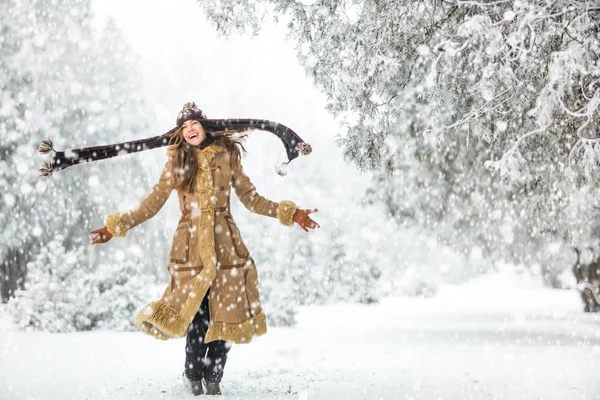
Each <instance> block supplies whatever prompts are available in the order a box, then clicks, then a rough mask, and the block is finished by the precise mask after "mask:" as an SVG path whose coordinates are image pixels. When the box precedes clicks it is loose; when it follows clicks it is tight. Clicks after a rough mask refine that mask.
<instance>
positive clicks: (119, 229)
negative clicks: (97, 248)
mask: <svg viewBox="0 0 600 400" xmlns="http://www.w3.org/2000/svg"><path fill="white" fill-rule="evenodd" d="M104 225H106V227H107V228H108V231H109V232H110V233H112V235H113V236H114V237H119V238H122V237H125V235H126V234H127V228H126V227H125V224H124V223H123V222H122V221H121V215H120V214H119V213H112V214H109V215H108V217H106V219H105V220H104Z"/></svg>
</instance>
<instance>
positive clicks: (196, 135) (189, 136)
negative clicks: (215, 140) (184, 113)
mask: <svg viewBox="0 0 600 400" xmlns="http://www.w3.org/2000/svg"><path fill="white" fill-rule="evenodd" d="M181 134H182V135H183V138H184V139H185V141H186V142H188V143H189V144H191V145H192V146H198V145H199V144H200V143H202V141H203V140H204V139H205V138H206V132H204V128H203V127H202V125H201V124H200V122H198V121H197V120H195V119H193V120H190V121H185V122H184V123H183V127H182V128H181Z"/></svg>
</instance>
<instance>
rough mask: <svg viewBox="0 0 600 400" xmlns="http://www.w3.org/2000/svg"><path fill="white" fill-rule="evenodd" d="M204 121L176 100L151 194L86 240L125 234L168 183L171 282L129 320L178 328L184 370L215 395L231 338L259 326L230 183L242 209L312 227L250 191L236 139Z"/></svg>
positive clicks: (147, 327)
mask: <svg viewBox="0 0 600 400" xmlns="http://www.w3.org/2000/svg"><path fill="white" fill-rule="evenodd" d="M205 118H206V117H205V116H204V114H203V113H202V111H201V110H200V109H198V108H197V107H196V106H195V105H194V104H193V103H186V105H185V106H184V109H183V110H182V111H181V112H180V113H179V115H178V117H177V121H176V126H177V127H178V129H177V131H176V133H175V134H174V135H173V136H172V139H171V142H170V145H169V147H168V150H167V155H168V157H169V158H168V161H167V163H166V164H165V167H164V169H163V171H162V174H161V176H160V179H159V181H158V183H157V184H156V185H155V186H154V188H153V190H152V193H151V194H150V195H148V196H147V197H146V198H145V199H144V200H142V202H141V203H140V205H139V206H138V207H136V208H135V209H133V210H131V211H129V212H127V213H125V214H122V215H121V214H118V213H113V214H110V215H109V216H108V217H107V218H106V221H105V226H104V227H102V228H100V229H96V230H94V231H92V232H91V233H92V234H95V236H94V237H93V239H92V244H97V243H106V242H108V241H109V240H110V239H111V238H112V237H113V236H116V237H125V235H126V233H127V231H128V230H130V229H132V228H134V227H135V226H137V225H139V224H141V223H142V222H144V221H146V220H148V219H150V218H152V217H153V216H154V215H155V214H156V213H157V212H158V211H159V210H160V208H161V207H162V206H163V205H164V203H165V202H166V201H167V199H168V198H169V196H170V194H171V192H172V190H173V189H175V190H176V191H177V194H178V196H179V207H180V209H181V218H180V220H179V223H178V225H177V230H176V232H175V235H174V238H173V243H172V247H171V252H170V255H169V262H168V266H167V268H168V271H169V274H170V275H171V282H170V285H169V287H167V289H166V290H165V292H164V294H163V296H162V298H161V299H160V300H158V301H156V302H153V303H150V304H149V305H148V306H146V307H145V308H144V309H143V310H142V311H140V313H139V314H138V316H137V320H136V323H137V325H138V327H139V328H140V330H142V331H143V332H144V333H147V334H149V335H152V336H154V337H156V338H159V339H163V340H166V339H169V338H174V337H182V336H183V335H187V337H186V362H185V376H186V377H187V378H188V379H189V380H190V382H191V386H192V391H193V393H194V394H195V395H198V394H202V393H204V389H203V386H202V381H204V385H205V386H206V394H220V393H221V392H220V387H219V383H220V381H221V378H222V376H223V368H224V366H225V362H226V360H227V353H228V351H229V348H230V346H231V343H249V342H250V341H251V340H252V338H253V337H255V336H260V335H262V334H264V333H266V330H267V327H266V318H265V315H264V313H263V311H262V308H261V306H260V299H259V292H258V276H257V271H256V266H255V265H254V260H253V259H252V257H250V254H249V252H248V249H247V248H246V246H245V245H244V242H243V241H242V238H241V236H240V232H239V230H238V228H237V226H236V224H235V222H234V221H233V218H232V216H231V214H230V211H229V200H230V193H231V188H232V187H233V189H234V191H235V192H236V194H237V196H238V197H239V199H240V200H241V202H242V203H243V204H244V206H246V208H248V209H249V210H250V211H252V212H255V213H258V214H261V215H266V216H270V217H274V218H277V219H279V221H280V222H281V223H282V224H284V225H287V226H291V225H293V224H294V222H296V223H297V224H299V225H300V226H301V227H302V229H304V230H305V231H308V229H315V228H317V227H319V225H318V224H317V223H316V222H315V221H313V220H312V219H311V218H310V216H309V214H310V213H312V212H316V211H317V210H301V209H298V207H297V206H296V205H295V204H294V203H292V202H291V201H282V202H280V203H276V202H273V201H270V200H267V199H265V198H264V197H262V196H260V195H259V194H257V193H256V188H255V187H254V185H253V184H252V183H251V182H250V179H249V178H248V176H247V175H246V174H245V173H244V171H243V168H242V165H241V162H240V158H241V152H242V151H245V150H244V148H243V146H242V145H241V143H240V142H239V140H236V139H233V138H232V137H230V136H223V135H216V134H214V133H211V134H208V135H207V133H206V131H205V130H204V128H203V126H202V120H204V119H205Z"/></svg>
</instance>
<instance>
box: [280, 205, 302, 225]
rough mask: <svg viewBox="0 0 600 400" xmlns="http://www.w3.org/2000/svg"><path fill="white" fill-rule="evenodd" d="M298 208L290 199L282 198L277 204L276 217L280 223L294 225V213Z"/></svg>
mask: <svg viewBox="0 0 600 400" xmlns="http://www.w3.org/2000/svg"><path fill="white" fill-rule="evenodd" d="M297 209H298V206H297V205H295V204H294V203H292V202H291V201H288V200H284V201H282V202H280V203H279V205H278V206H277V219H279V222H281V224H282V225H285V226H292V225H294V213H295V212H296V210H297Z"/></svg>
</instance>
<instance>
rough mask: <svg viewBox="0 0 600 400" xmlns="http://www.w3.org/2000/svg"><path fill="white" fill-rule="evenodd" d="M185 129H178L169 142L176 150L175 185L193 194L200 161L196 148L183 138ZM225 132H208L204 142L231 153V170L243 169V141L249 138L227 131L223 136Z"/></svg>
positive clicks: (244, 150) (236, 132) (239, 132)
mask: <svg viewBox="0 0 600 400" xmlns="http://www.w3.org/2000/svg"><path fill="white" fill-rule="evenodd" d="M182 131H183V128H179V129H177V131H176V132H175V134H174V135H173V136H172V137H171V140H170V141H169V146H172V147H171V148H174V150H175V158H174V160H173V166H174V171H175V185H176V187H178V188H180V189H181V190H183V191H185V192H188V193H191V192H193V191H194V188H195V187H196V175H197V172H198V160H197V159H196V156H195V154H194V146H192V145H191V144H189V143H188V142H187V141H186V140H185V139H184V137H183V134H182ZM222 133H223V132H214V133H209V132H206V138H205V139H204V140H208V141H210V143H211V144H212V143H214V144H218V145H220V146H221V147H223V148H225V149H226V150H227V152H228V153H229V156H230V160H231V168H233V169H234V170H239V169H240V168H241V165H242V164H241V156H242V153H243V154H246V149H245V148H244V145H243V144H242V140H243V139H244V138H245V137H246V136H247V135H245V134H243V133H242V132H241V131H227V135H228V136H223V135H222Z"/></svg>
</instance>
